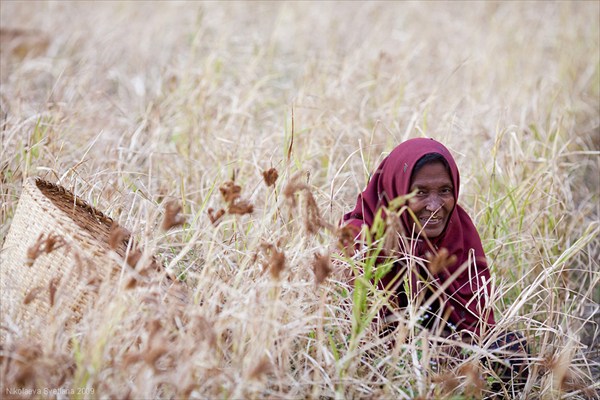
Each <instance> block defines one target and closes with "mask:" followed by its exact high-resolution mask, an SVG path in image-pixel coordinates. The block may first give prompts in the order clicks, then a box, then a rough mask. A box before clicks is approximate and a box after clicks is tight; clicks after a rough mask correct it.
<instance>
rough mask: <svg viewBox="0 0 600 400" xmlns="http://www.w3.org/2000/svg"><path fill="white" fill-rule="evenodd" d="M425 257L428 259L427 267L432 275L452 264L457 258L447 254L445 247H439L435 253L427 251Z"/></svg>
mask: <svg viewBox="0 0 600 400" xmlns="http://www.w3.org/2000/svg"><path fill="white" fill-rule="evenodd" d="M425 258H427V259H428V260H429V265H428V267H427V269H428V270H429V272H431V274H432V275H437V274H439V273H440V272H443V271H445V270H446V269H447V268H448V267H450V266H452V265H454V264H455V263H456V260H457V258H456V256H455V255H454V254H449V253H448V250H447V249H445V248H441V249H440V250H439V251H438V252H437V254H431V253H427V254H425Z"/></svg>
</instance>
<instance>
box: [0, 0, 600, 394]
mask: <svg viewBox="0 0 600 400" xmlns="http://www.w3.org/2000/svg"><path fill="white" fill-rule="evenodd" d="M0 7H1V11H2V12H1V27H2V35H0V41H1V43H0V45H1V49H0V50H1V51H0V53H1V56H0V62H1V65H0V67H1V68H0V81H1V85H2V86H1V88H0V95H1V103H0V105H1V115H0V123H1V133H0V134H1V138H2V148H1V149H0V158H1V161H0V162H1V164H0V178H1V179H0V196H1V205H0V221H1V222H2V226H1V228H0V240H3V239H4V237H5V236H6V234H7V232H8V229H9V227H10V222H11V219H12V215H13V213H14V210H15V207H16V204H17V201H18V198H19V193H20V187H21V183H22V181H23V180H24V179H25V178H26V177H29V176H34V175H40V176H42V177H45V178H46V179H48V180H51V181H54V182H58V183H59V184H61V185H63V186H65V187H67V188H69V189H71V190H73V191H74V192H76V193H78V194H81V195H82V196H83V197H84V199H85V200H86V201H88V202H89V203H91V204H93V205H96V206H97V207H98V208H99V209H101V210H105V211H106V212H107V214H109V215H111V216H112V217H113V218H114V219H115V220H117V221H118V222H119V223H120V224H121V225H122V226H124V227H127V228H128V229H129V230H131V232H132V234H133V236H134V237H135V239H136V243H138V244H139V249H138V251H139V253H137V254H136V257H139V258H138V259H136V260H135V262H132V263H131V264H132V268H131V269H132V271H131V273H132V274H137V275H135V277H136V280H135V281H130V282H134V284H132V285H116V286H114V285H107V284H106V283H98V284H97V285H96V290H98V296H99V298H98V301H97V304H96V306H95V307H94V309H93V311H90V312H88V313H87V314H86V315H85V316H84V318H83V319H82V321H80V323H79V324H78V325H77V328H76V333H75V336H74V337H69V336H68V335H67V334H66V333H65V332H64V331H63V330H62V329H61V325H60V323H59V322H57V321H60V318H58V317H57V318H55V319H54V321H55V322H54V323H51V324H46V325H43V326H44V327H45V331H44V332H45V334H44V340H43V341H37V340H34V339H32V338H27V337H23V335H20V334H19V332H18V331H17V332H13V333H11V334H9V335H8V339H7V342H6V343H4V344H3V347H2V349H1V355H0V357H1V369H2V372H1V373H2V382H1V383H2V388H1V390H2V395H3V396H7V395H8V394H9V393H8V392H7V390H8V389H9V388H50V389H52V388H54V389H59V388H63V389H73V390H74V391H75V392H74V393H72V394H71V396H72V397H77V398H87V397H89V398H96V397H98V398H153V397H166V398H187V397H191V398H235V399H238V398H265V397H269V398H306V397H312V398H316V397H327V398H329V397H331V398H333V397H335V398H362V397H365V398H373V397H379V398H461V396H462V397H468V396H475V397H481V396H486V395H487V394H489V392H488V391H487V390H488V386H487V384H486V381H487V380H494V376H493V373H492V371H489V370H486V369H485V367H484V366H483V365H482V364H480V363H478V360H480V359H482V358H484V357H485V356H486V355H488V352H487V350H486V348H487V347H486V346H487V345H489V343H490V342H491V341H492V339H493V337H494V335H496V334H498V332H499V331H500V330H502V329H512V330H520V331H522V332H523V333H524V334H525V335H526V336H527V337H528V338H529V340H530V345H531V349H532V355H531V363H532V364H531V373H530V378H529V380H528V382H527V385H526V386H525V389H524V392H525V394H526V397H527V398H538V397H540V398H559V397H560V398H573V399H577V398H586V397H592V396H593V395H594V391H596V390H598V388H599V386H598V385H599V384H598V379H599V376H598V371H599V369H598V367H599V366H598V357H599V354H598V351H599V350H598V345H599V343H598V328H597V325H595V324H594V322H595V323H598V322H599V311H598V308H599V306H598V303H599V302H600V293H599V291H598V287H599V280H600V268H599V265H598V260H599V259H600V241H599V240H598V233H599V215H600V210H599V204H600V198H599V187H600V182H599V180H600V158H599V154H600V153H599V151H600V116H599V115H600V105H599V102H600V71H599V63H598V59H599V57H600V54H599V47H600V44H599V35H600V33H599V23H598V20H599V16H600V15H599V13H600V11H599V5H598V3H597V2H577V3H575V2H573V3H571V2H568V3H567V2H564V3H546V2H533V3H517V2H499V3H496V2H489V3H488V2H486V3H483V2H468V3H433V2H427V3H404V2H402V3H388V2H384V3H367V4H359V3H318V4H313V3H282V4H280V3H255V2H249V3H200V2H194V3H166V2H165V3H159V2H149V3H141V2H135V3H109V2H99V3H98V4H92V3H75V2H50V3H33V2H13V1H3V2H2V3H0ZM416 136H431V137H435V138H437V139H439V140H441V141H443V142H444V143H447V145H448V147H449V148H450V149H451V150H452V151H453V153H454V154H455V156H456V159H457V163H458V164H459V167H460V169H461V174H462V183H463V184H462V188H461V193H462V194H461V196H462V197H461V203H462V204H463V205H464V206H465V207H466V208H467V209H468V210H469V212H470V214H471V215H472V216H473V218H474V220H475V222H476V224H477V226H478V228H479V231H480V233H481V236H482V238H483V240H484V246H485V248H486V251H487V253H488V259H489V261H490V263H491V266H492V269H493V279H494V283H495V287H496V291H495V293H494V294H493V296H494V298H495V299H496V300H495V307H496V311H497V315H498V320H499V327H498V332H496V331H494V332H492V333H491V334H490V336H489V337H488V338H487V339H486V340H484V342H483V343H482V346H476V347H469V346H466V345H462V344H460V346H463V347H464V350H465V352H467V353H468V355H467V356H466V358H465V359H463V360H458V359H457V360H455V365H454V366H453V367H448V368H447V369H446V370H437V371H436V370H435V368H433V367H432V365H431V363H430V361H433V360H436V359H438V357H440V356H442V354H441V353H442V350H443V348H444V346H441V345H440V344H439V340H438V339H437V338H436V337H435V335H433V334H429V333H427V332H426V331H421V330H419V329H417V327H416V326H415V324H414V321H415V319H414V318H412V317H413V316H414V313H415V312H416V310H413V311H411V318H409V319H407V320H406V321H405V322H406V323H404V324H401V326H400V328H399V329H398V330H397V331H396V332H395V335H396V336H395V339H396V340H395V342H394V343H395V344H393V345H392V347H391V348H390V347H389V345H390V343H389V342H386V341H385V340H383V339H380V338H378V337H377V336H376V334H375V332H374V331H373V327H371V326H370V324H369V321H370V318H371V317H372V315H373V313H376V309H377V308H378V307H381V306H382V305H383V304H385V302H386V299H385V297H384V296H383V295H382V294H381V293H368V288H367V289H365V292H364V293H358V294H357V293H356V291H355V292H354V293H351V290H350V288H349V287H348V285H347V284H346V281H347V276H348V271H350V269H351V267H350V265H349V263H350V264H352V261H351V260H348V259H347V258H344V257H338V260H337V261H336V262H334V264H333V265H330V264H329V263H328V262H327V260H326V259H324V256H323V255H326V254H329V252H332V251H334V252H335V248H336V243H337V241H338V240H342V241H343V240H344V237H343V235H342V237H340V238H339V239H338V237H337V233H336V232H335V229H334V228H333V226H335V225H336V224H337V221H338V220H339V218H340V217H341V215H342V213H343V212H344V211H346V210H348V209H349V208H350V207H351V206H352V205H353V204H354V200H355V196H356V194H357V193H358V192H359V191H360V190H362V189H363V187H364V185H365V183H366V181H367V179H368V173H369V172H370V171H372V170H373V168H374V167H375V166H376V164H377V163H378V162H379V160H380V159H381V158H382V157H383V155H384V154H385V152H387V151H389V150H391V149H392V148H393V147H394V146H395V145H396V144H398V143H400V142H401V141H403V140H405V139H407V138H410V137H416ZM272 168H274V170H271V169H272ZM269 171H271V172H269ZM272 171H276V172H272ZM226 182H230V183H228V184H227V185H228V186H227V187H228V188H229V189H231V188H235V187H239V191H237V192H236V193H237V194H236V193H233V194H231V192H227V193H229V197H227V193H223V196H220V195H219V190H217V189H219V188H222V187H223V185H224V184H225V183H226ZM290 185H291V186H290ZM292 189H295V190H292ZM165 210H166V211H165ZM215 210H218V211H215ZM165 216H166V218H164V217H165ZM161 224H162V225H161ZM161 226H162V228H163V229H160V228H161ZM116 234H117V233H115V235H116ZM346 236H347V235H346ZM40 239H41V238H40ZM120 240H122V239H120ZM346 240H347V238H346ZM48 246H49V244H48V243H47V242H46V244H45V245H44V246H42V245H41V244H40V247H39V248H38V249H37V250H39V251H43V250H44V249H45V250H49V248H48ZM50 247H52V246H50ZM54 251H60V249H54ZM153 256H154V257H156V260H157V261H160V262H161V263H162V264H163V265H164V266H165V269H166V271H167V272H168V273H169V274H170V275H171V276H173V277H178V278H179V279H180V280H183V281H184V282H183V283H180V284H173V285H172V287H171V288H170V289H169V294H168V295H165V294H164V291H163V290H161V289H160V284H159V281H160V279H161V277H162V276H163V275H164V273H163V272H159V271H155V270H144V271H143V272H144V274H142V273H141V272H142V271H140V270H139V269H140V268H141V267H140V265H141V264H143V263H138V261H139V260H140V259H142V260H149V259H151V258H152V257H153ZM136 265H137V267H136ZM24 268H27V267H24ZM32 268H35V263H34V265H33V267H32ZM136 268H137V269H136ZM63 279H67V278H65V277H63ZM315 283H317V284H316V285H315ZM48 292H50V294H48ZM29 294H30V295H31V299H29V301H38V300H34V297H36V296H37V297H40V298H42V297H43V298H44V299H48V301H51V302H52V303H55V302H59V301H60V296H61V293H60V285H59V284H58V283H56V282H55V283H54V285H53V286H52V285H51V287H50V288H39V290H38V288H31V292H30V293H29ZM23 307H27V304H24V305H23ZM60 312H61V311H56V315H59V314H60ZM64 312H65V313H66V311H64ZM40 318H43V316H40ZM41 321H43V320H41ZM0 323H1V324H2V326H3V327H7V326H11V325H10V321H7V320H6V318H5V315H4V316H3V319H2V321H0ZM82 388H83V389H85V390H82ZM504 390H506V391H509V390H510V387H508V386H505V387H504ZM92 392H93V393H92ZM506 394H507V392H505V393H504V394H503V395H502V396H505V395H506ZM452 396H456V397H452Z"/></svg>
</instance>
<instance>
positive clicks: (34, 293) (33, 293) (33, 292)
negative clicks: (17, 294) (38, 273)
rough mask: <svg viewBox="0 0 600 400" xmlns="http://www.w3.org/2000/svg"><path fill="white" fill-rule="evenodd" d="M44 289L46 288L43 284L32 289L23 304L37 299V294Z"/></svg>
mask: <svg viewBox="0 0 600 400" xmlns="http://www.w3.org/2000/svg"><path fill="white" fill-rule="evenodd" d="M42 290H44V287H43V286H37V287H35V288H33V289H31V290H30V291H29V293H27V295H26V296H25V298H24V299H23V304H29V303H31V302H32V301H33V300H35V298H36V297H37V295H38V294H40V292H41V291H42Z"/></svg>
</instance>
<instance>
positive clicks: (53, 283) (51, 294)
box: [48, 276, 60, 307]
mask: <svg viewBox="0 0 600 400" xmlns="http://www.w3.org/2000/svg"><path fill="white" fill-rule="evenodd" d="M59 283H60V278H59V277H57V276H56V277H54V278H52V279H51V280H50V283H49V285H48V299H49V301H50V307H54V299H55V296H56V288H57V287H58V284H59Z"/></svg>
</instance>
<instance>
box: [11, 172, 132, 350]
mask: <svg viewBox="0 0 600 400" xmlns="http://www.w3.org/2000/svg"><path fill="white" fill-rule="evenodd" d="M112 226H113V221H112V220H111V219H110V218H109V217H107V216H105V215H104V214H103V213H101V212H100V211H98V210H96V209H95V208H93V207H91V206H90V205H88V204H87V203H85V202H84V201H83V200H81V199H79V198H77V197H76V196H75V195H74V194H72V193H71V192H69V191H67V190H65V189H64V188H62V187H60V186H57V185H54V184H51V183H49V182H46V181H44V180H42V179H39V178H30V179H28V180H26V181H25V184H24V185H23V190H22V194H21V197H20V199H19V203H18V204H17V208H16V211H15V214H14V217H13V221H12V224H11V226H10V230H9V232H8V235H7V237H6V241H5V243H4V246H3V248H2V251H1V252H0V291H1V296H2V297H1V298H2V301H1V303H0V311H1V313H0V316H1V323H2V325H3V327H4V329H3V330H2V334H1V335H0V340H1V341H4V340H5V339H6V334H7V332H14V333H16V334H18V335H19V336H21V335H34V336H38V337H39V336H40V335H41V334H43V332H44V329H45V327H46V326H48V325H49V324H50V322H52V320H53V319H54V318H59V317H61V316H62V317H63V318H65V321H64V324H65V325H64V326H65V327H69V326H73V324H74V323H76V322H77V321H79V320H80V319H81V317H82V315H83V313H84V312H85V310H86V308H89V307H90V306H92V305H93V300H94V298H95V291H94V285H96V287H97V284H98V282H102V281H105V280H106V279H109V280H113V281H116V279H117V275H118V273H119V271H120V269H121V266H120V264H119V262H118V260H119V258H121V259H122V257H123V256H124V255H125V252H126V244H125V243H119V246H118V247H117V248H116V249H114V250H113V249H111V248H110V246H109V237H110V232H111V227H112ZM48 237H53V238H54V239H55V240H56V245H55V246H54V247H55V248H54V249H53V250H52V251H51V252H41V253H40V254H39V256H37V257H35V259H32V257H30V256H31V252H32V251H31V249H32V248H35V246H36V245H37V244H39V243H41V242H42V241H43V240H45V239H47V238H48ZM42 249H43V247H42ZM115 252H116V253H117V254H118V257H117V256H115ZM28 253H29V254H28ZM51 286H53V288H52V289H51ZM53 291H54V295H51V292H53ZM32 293H37V295H35V296H33V295H32ZM51 298H52V299H51ZM25 303H27V304H25ZM51 303H52V304H51Z"/></svg>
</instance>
